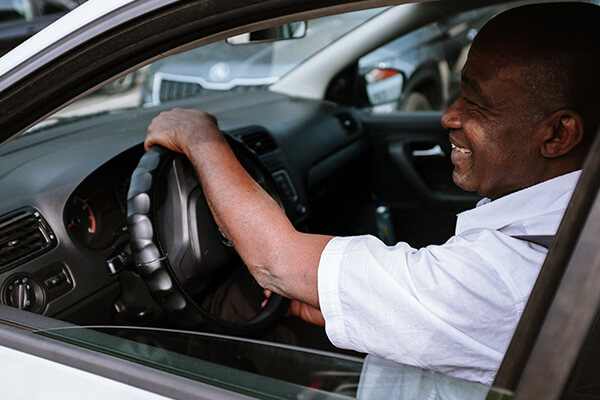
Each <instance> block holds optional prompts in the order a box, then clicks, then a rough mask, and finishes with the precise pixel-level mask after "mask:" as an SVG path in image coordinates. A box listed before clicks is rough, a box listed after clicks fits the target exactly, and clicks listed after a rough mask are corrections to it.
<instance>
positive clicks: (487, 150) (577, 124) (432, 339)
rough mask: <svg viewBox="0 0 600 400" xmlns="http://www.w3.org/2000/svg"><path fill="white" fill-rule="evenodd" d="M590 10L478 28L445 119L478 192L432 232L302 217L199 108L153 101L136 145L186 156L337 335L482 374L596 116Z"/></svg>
mask: <svg viewBox="0 0 600 400" xmlns="http://www.w3.org/2000/svg"><path fill="white" fill-rule="evenodd" d="M598 10H599V7H597V6H594V5H590V4H551V5H535V6H526V7H522V8H518V9H514V10H511V11H508V12H506V13H504V14H502V15H500V16H499V17H496V18H495V19H494V20H492V21H491V22H490V23H488V24H487V25H486V26H485V27H484V28H483V29H482V30H481V32H480V34H479V35H478V36H477V38H476V39H475V41H474V42H473V46H472V49H471V51H470V53H469V57H468V60H467V63H466V65H465V68H464V70H463V79H462V85H463V94H462V96H461V97H460V98H458V99H457V100H456V101H455V102H454V103H453V104H452V105H451V106H450V107H449V108H448V110H446V112H445V113H444V115H443V116H442V125H443V126H444V127H446V128H447V129H449V137H450V141H451V143H452V147H453V151H452V163H453V164H454V172H453V177H454V181H455V182H456V184H457V185H458V186H459V187H461V188H463V189H465V190H468V191H473V192H476V193H478V194H480V195H482V196H484V197H485V199H483V200H482V201H481V202H480V203H479V204H478V206H477V207H476V208H474V209H472V210H469V211H466V212H464V213H462V214H460V215H458V219H457V227H456V234H455V236H453V237H451V238H450V239H448V241H447V242H446V243H444V244H443V245H440V246H434V245H432V246H427V247H425V248H421V249H415V248H412V247H411V246H410V245H409V244H408V243H405V242H399V243H398V244H396V245H395V246H386V245H385V244H384V243H382V242H381V241H380V240H379V239H377V238H375V237H372V236H368V235H367V236H357V237H335V238H334V237H331V236H323V235H314V234H306V233H301V232H298V231H296V230H295V229H294V227H293V226H292V225H291V223H290V222H289V221H288V219H287V218H286V216H285V214H284V213H283V212H282V210H281V209H280V208H279V206H278V205H277V204H276V203H275V202H274V201H273V200H272V199H271V198H270V197H269V195H268V194H267V193H265V192H264V191H263V190H262V189H261V187H260V186H259V185H258V184H256V183H255V182H254V181H253V180H252V179H251V178H250V176H249V175H248V174H247V173H246V172H245V170H244V169H243V167H242V166H241V165H240V164H239V163H238V162H237V160H236V158H235V155H234V154H233V152H232V151H231V149H230V148H229V146H228V145H227V143H226V141H225V140H224V138H223V136H222V135H221V133H220V132H219V129H218V126H217V122H216V120H215V118H214V117H212V116H210V115H208V114H205V113H203V112H201V111H197V110H182V109H175V110H172V111H169V112H165V113H161V114H160V115H159V116H158V117H157V118H155V119H154V120H153V122H152V124H151V125H150V126H149V128H148V137H147V139H146V143H145V145H146V148H149V147H150V146H151V145H153V144H161V145H163V146H166V147H168V148H170V149H172V150H175V151H179V152H182V153H184V154H186V155H187V157H188V158H189V159H190V160H191V161H192V162H193V164H194V166H195V168H196V171H197V173H198V176H199V178H200V181H201V183H202V186H203V189H204V193H205V196H206V199H207V202H208V204H209V206H210V208H211V211H212V212H213V215H214V217H215V220H216V221H217V223H218V224H219V226H220V227H221V229H222V230H223V231H224V232H225V233H226V235H227V236H228V237H229V238H230V239H231V241H232V243H233V244H234V246H235V248H236V249H237V251H238V252H239V254H240V255H241V257H242V259H243V260H244V262H245V263H246V265H247V266H248V268H249V269H250V271H251V272H252V274H253V275H254V276H255V278H256V279H257V281H258V282H259V283H260V284H261V285H262V286H263V287H264V288H267V289H270V290H273V291H275V292H277V293H280V294H282V295H284V296H287V297H290V298H292V299H295V300H298V302H294V303H293V307H294V312H295V313H296V314H299V315H302V316H303V317H305V318H306V319H307V320H312V321H323V319H324V322H325V328H326V332H327V335H328V337H329V338H330V340H331V341H332V342H333V344H335V345H336V346H339V347H342V348H348V349H353V350H357V351H361V352H366V353H371V354H374V355H376V356H380V357H384V358H387V359H391V360H394V361H397V362H402V363H407V364H411V365H416V366H421V367H425V368H428V369H432V370H435V371H439V372H442V373H446V374H449V375H453V376H457V377H461V378H465V379H469V380H474V381H480V382H486V383H491V382H492V380H493V378H494V376H495V373H496V370H497V368H498V366H499V364H500V361H501V359H502V356H503V354H504V351H505V350H506V347H507V346H508V343H509V341H510V339H511V336H512V332H513V330H514V328H515V326H516V324H517V321H518V320H519V318H520V315H521V312H522V310H523V308H524V306H525V303H526V301H527V298H528V296H529V292H530V291H531V288H532V286H533V283H534V282H535V280H536V277H537V275H538V272H539V270H540V266H541V265H542V263H543V261H544V258H545V256H546V252H547V249H546V248H545V247H544V246H543V245H539V244H536V243H534V242H532V241H529V240H527V239H528V238H530V237H531V236H540V235H542V236H543V235H546V236H547V235H553V234H554V233H555V232H556V230H557V227H558V225H559V223H560V220H561V218H562V215H563V213H564V210H565V208H566V206H567V204H568V202H569V199H570V197H571V193H572V191H573V188H574V186H575V184H576V181H577V179H578V176H579V169H581V167H582V165H583V161H584V158H585V154H586V152H587V150H588V148H589V144H590V143H591V141H592V140H593V136H594V134H595V132H596V130H597V128H598V124H599V119H600V117H599V113H598V110H599V109H600V104H599V103H598V101H599V99H600V96H598V93H600V77H599V76H600V74H599V73H598V71H600V61H599V56H598V48H600V46H599V38H600V34H599V29H598V23H597V22H598V21H600V14H599V12H598ZM215 166H218V168H215Z"/></svg>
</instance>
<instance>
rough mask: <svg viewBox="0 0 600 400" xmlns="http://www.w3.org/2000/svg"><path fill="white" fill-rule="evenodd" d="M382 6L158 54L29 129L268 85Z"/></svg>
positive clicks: (375, 12)
mask: <svg viewBox="0 0 600 400" xmlns="http://www.w3.org/2000/svg"><path fill="white" fill-rule="evenodd" d="M384 10H385V8H378V9H370V10H362V11H356V12H351V13H346V14H340V15H333V16H329V17H324V18H317V19H313V20H309V21H306V28H307V29H306V34H305V35H304V36H303V37H301V38H296V39H286V40H278V41H269V42H253V43H248V44H239V45H233V44H230V43H229V42H228V41H227V40H222V41H219V42H215V43H212V44H209V45H206V46H203V47H199V48H197V49H193V50H190V51H187V52H184V53H180V54H176V55H173V56H170V57H166V58H163V59H161V60H159V61H156V62H154V63H153V64H151V65H149V66H146V67H143V68H141V69H140V70H137V71H135V72H132V73H129V74H127V75H125V76H122V77H120V78H119V79H117V80H115V81H113V82H111V83H109V84H107V85H105V86H104V87H102V88H100V89H98V90H97V91H96V92H94V93H92V94H90V95H88V96H86V97H84V98H82V99H80V100H79V101H77V102H75V103H73V104H71V105H70V106H68V107H66V108H64V109H63V110H61V111H59V112H58V113H56V114H55V115H54V116H52V117H51V118H49V119H47V120H46V121H44V122H42V123H40V124H38V125H36V126H35V127H34V128H32V129H30V130H29V132H31V131H36V130H39V129H40V128H44V127H46V126H48V125H54V124H55V123H56V122H57V121H60V122H65V121H69V120H73V119H80V118H81V117H82V116H85V115H97V114H100V113H107V112H110V113H113V112H118V111H119V110H124V109H131V108H137V107H147V106H152V105H157V104H161V103H165V102H169V101H172V100H176V99H181V98H185V97H191V96H202V95H203V94H207V93H214V92H226V91H246V90H256V89H257V88H260V87H265V86H268V85H270V84H272V83H275V82H277V81H278V80H279V79H280V78H281V77H282V76H284V75H285V74H287V73H288V72H290V71H291V70H292V69H294V68H295V67H297V66H298V65H300V64H301V63H302V62H303V61H305V60H306V59H308V58H309V57H311V56H312V55H314V54H315V53H317V52H319V51H320V50H322V49H323V48H325V47H327V46H328V45H330V44H331V43H332V42H334V41H335V40H337V39H339V38H340V37H342V36H344V35H345V34H347V33H348V32H350V31H351V30H353V29H355V28H356V27H357V26H359V25H361V24H362V23H364V22H366V21H367V20H369V19H370V18H372V17H373V16H375V15H377V14H379V13H381V12H382V11H384Z"/></svg>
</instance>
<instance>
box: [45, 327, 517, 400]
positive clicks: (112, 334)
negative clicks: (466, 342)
mask: <svg viewBox="0 0 600 400" xmlns="http://www.w3.org/2000/svg"><path fill="white" fill-rule="evenodd" d="M37 334H39V335H43V336H46V337H51V338H54V339H57V340H60V341H63V342H68V343H71V344H74V345H77V346H82V347H85V348H88V349H91V350H96V351H99V352H102V353H105V354H110V355H112V356H115V357H119V358H122V359H126V360H129V361H133V362H136V363H138V364H141V365H144V366H148V367H152V368H157V369H160V370H162V371H166V372H169V373H172V374H175V375H179V376H183V377H186V378H189V379H193V380H197V381H200V382H203V383H208V384H211V385H215V386H218V387H221V388H224V389H228V390H232V391H235V392H238V393H242V394H246V395H249V396H253V397H259V398H275V399H317V398H318V399H344V398H359V399H369V398H381V399H383V398H394V399H422V398H423V399H424V398H444V399H449V400H451V399H455V400H459V399H460V400H469V399H480V400H483V399H486V398H487V399H498V400H500V399H510V398H511V397H512V396H511V394H510V393H507V392H501V391H495V390H490V389H489V388H488V387H486V386H484V385H481V384H478V383H473V382H468V381H463V380H460V379H456V378H450V377H447V376H443V375H439V374H436V373H434V372H431V371H424V370H421V369H418V368H414V367H409V366H405V365H402V364H397V363H393V362H390V361H386V360H382V359H377V358H374V357H370V356H369V357H367V358H366V360H363V359H360V358H357V357H355V356H346V355H342V354H333V353H328V352H323V351H317V350H310V349H306V348H299V347H294V346H289V345H282V344H274V343H267V342H262V341H257V340H251V339H243V338H235V337H229V336H223V335H216V334H207V333H198V332H188V331H178V330H165V329H155V328H133V327H87V328H81V327H72V328H58V329H50V330H45V331H39V332H37ZM431 396H433V397H431ZM486 396H487V397H486Z"/></svg>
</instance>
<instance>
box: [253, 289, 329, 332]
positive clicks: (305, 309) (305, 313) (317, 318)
mask: <svg viewBox="0 0 600 400" xmlns="http://www.w3.org/2000/svg"><path fill="white" fill-rule="evenodd" d="M264 294H265V297H266V298H265V300H264V301H263V302H262V304H261V306H262V307H265V306H266V305H267V301H269V298H270V297H271V294H272V292H271V291H270V290H264ZM285 315H286V316H287V317H298V318H300V319H303V320H304V321H306V322H308V323H310V324H313V325H317V326H325V318H323V314H322V313H321V310H319V309H318V308H315V307H313V306H311V305H308V304H306V303H303V302H301V301H298V300H292V301H290V306H289V308H288V311H287V313H286V314H285Z"/></svg>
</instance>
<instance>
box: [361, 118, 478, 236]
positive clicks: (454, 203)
mask: <svg viewBox="0 0 600 400" xmlns="http://www.w3.org/2000/svg"><path fill="white" fill-rule="evenodd" d="M440 117H441V112H395V113H390V114H385V115H377V114H367V113H365V114H363V115H362V120H363V124H364V126H365V129H366V131H367V134H368V135H369V138H370V141H371V151H372V154H371V156H372V165H371V166H372V172H373V175H374V177H373V186H374V191H375V193H376V195H377V197H378V198H379V199H380V201H381V200H382V199H383V201H385V202H386V204H387V205H388V207H389V208H390V212H391V214H392V220H393V222H394V228H395V231H396V238H397V239H398V240H406V241H408V242H409V243H411V244H413V245H415V246H423V245H427V244H431V243H442V242H444V241H445V240H446V239H447V238H448V237H449V236H451V235H452V234H453V232H454V226H455V220H456V214H457V213H458V212H460V211H463V210H465V209H469V208H472V207H473V206H474V205H475V203H476V202H477V201H478V200H479V196H477V195H475V194H473V193H469V192H465V191H463V190H461V189H460V188H458V187H457V186H456V185H455V184H454V182H453V181H452V170H453V165H452V163H451V161H450V153H451V150H452V149H451V146H450V141H449V140H448V133H447V131H446V130H445V129H443V128H442V126H441V125H440Z"/></svg>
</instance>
